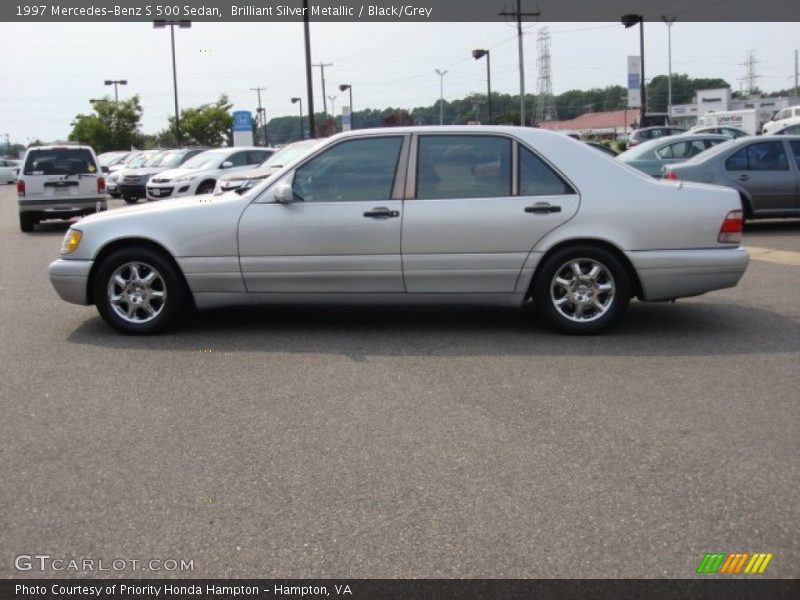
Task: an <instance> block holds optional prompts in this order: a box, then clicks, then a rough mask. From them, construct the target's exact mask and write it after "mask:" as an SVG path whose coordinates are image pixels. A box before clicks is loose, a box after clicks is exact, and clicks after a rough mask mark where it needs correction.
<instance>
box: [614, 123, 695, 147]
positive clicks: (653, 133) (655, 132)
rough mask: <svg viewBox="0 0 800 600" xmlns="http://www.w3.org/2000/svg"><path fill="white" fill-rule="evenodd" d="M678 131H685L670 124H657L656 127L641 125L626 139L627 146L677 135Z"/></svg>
mask: <svg viewBox="0 0 800 600" xmlns="http://www.w3.org/2000/svg"><path fill="white" fill-rule="evenodd" d="M679 133H686V130H685V129H683V128H682V127H672V126H671V125H658V126H656V127H642V128H641V129H637V130H635V131H634V132H633V133H632V134H631V137H630V139H629V140H628V147H629V148H630V147H633V146H638V145H639V144H641V143H642V142H647V141H649V140H654V139H656V138H662V137H668V136H670V135H678V134H679Z"/></svg>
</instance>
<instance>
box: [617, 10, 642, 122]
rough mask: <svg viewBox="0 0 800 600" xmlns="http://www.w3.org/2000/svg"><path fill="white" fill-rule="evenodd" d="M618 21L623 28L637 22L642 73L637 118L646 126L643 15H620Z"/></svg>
mask: <svg viewBox="0 0 800 600" xmlns="http://www.w3.org/2000/svg"><path fill="white" fill-rule="evenodd" d="M620 22H621V23H622V24H623V25H624V26H625V29H628V28H630V27H633V26H634V25H636V24H637V23H638V24H639V54H640V57H639V60H641V63H642V73H641V80H640V82H639V86H640V89H641V90H642V107H641V115H642V116H641V117H640V119H639V121H640V123H639V126H640V127H645V126H646V117H647V94H646V92H645V84H644V17H642V15H634V14H628V15H622V18H621V19H620Z"/></svg>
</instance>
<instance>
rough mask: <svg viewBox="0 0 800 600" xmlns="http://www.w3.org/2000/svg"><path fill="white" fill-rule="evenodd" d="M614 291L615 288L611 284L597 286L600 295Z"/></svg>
mask: <svg viewBox="0 0 800 600" xmlns="http://www.w3.org/2000/svg"><path fill="white" fill-rule="evenodd" d="M613 291H614V286H613V285H612V284H610V283H600V284H598V286H597V292H598V293H599V294H604V293H606V292H613Z"/></svg>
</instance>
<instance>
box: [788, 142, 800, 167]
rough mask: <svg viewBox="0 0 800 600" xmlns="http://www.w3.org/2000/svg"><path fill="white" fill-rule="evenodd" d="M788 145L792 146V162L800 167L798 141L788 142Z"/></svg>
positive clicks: (799, 145)
mask: <svg viewBox="0 0 800 600" xmlns="http://www.w3.org/2000/svg"><path fill="white" fill-rule="evenodd" d="M789 145H790V146H791V148H792V154H794V163H795V164H796V165H797V168H798V169H800V142H789Z"/></svg>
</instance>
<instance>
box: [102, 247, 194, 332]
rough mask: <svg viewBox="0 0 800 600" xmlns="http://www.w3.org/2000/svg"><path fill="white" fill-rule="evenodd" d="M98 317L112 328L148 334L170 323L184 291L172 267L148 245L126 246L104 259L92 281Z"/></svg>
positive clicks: (180, 308) (184, 301) (182, 303)
mask: <svg viewBox="0 0 800 600" xmlns="http://www.w3.org/2000/svg"><path fill="white" fill-rule="evenodd" d="M93 292H94V300H95V304H96V305H97V310H98V312H99V313H100V316H101V317H103V320H105V322H106V323H108V324H109V325H111V327H113V328H114V329H116V330H118V331H121V332H123V333H129V334H152V333H157V332H159V331H162V330H164V329H165V328H167V327H169V326H170V325H172V324H173V323H174V322H175V321H176V320H177V318H178V316H179V315H180V314H181V312H182V311H183V309H184V308H185V307H186V305H187V300H188V293H187V290H186V287H185V284H184V282H183V279H182V278H181V276H180V274H179V273H178V271H177V269H176V268H175V266H174V265H173V264H172V262H171V261H169V260H168V259H167V258H165V257H164V256H163V255H161V254H160V253H158V252H155V251H153V250H151V249H149V248H126V249H123V250H118V251H117V252H114V253H113V254H111V255H110V256H109V257H108V258H106V259H105V260H104V261H103V262H102V264H101V265H100V268H99V269H98V271H97V275H96V277H95V280H94V287H93Z"/></svg>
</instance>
